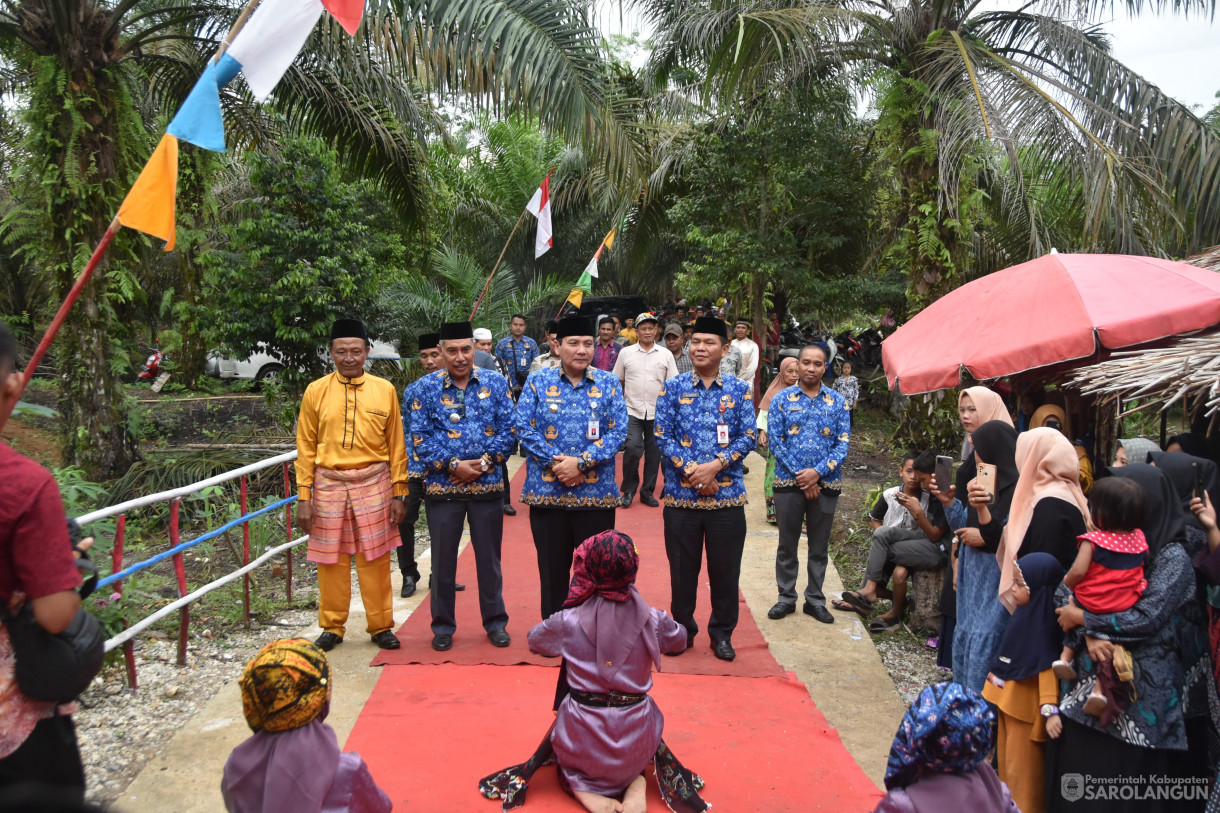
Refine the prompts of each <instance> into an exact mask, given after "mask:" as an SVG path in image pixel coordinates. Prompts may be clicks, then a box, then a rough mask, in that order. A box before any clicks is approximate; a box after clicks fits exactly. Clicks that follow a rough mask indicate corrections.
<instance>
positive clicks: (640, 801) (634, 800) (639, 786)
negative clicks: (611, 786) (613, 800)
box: [623, 774, 648, 813]
mask: <svg viewBox="0 0 1220 813" xmlns="http://www.w3.org/2000/svg"><path fill="white" fill-rule="evenodd" d="M646 790H647V786H646V783H645V780H644V775H643V774H641V775H639V776H637V777H636V778H635V779H633V780H631V784H630V785H628V786H627V792H626V793H624V794H623V813H644V811H645V809H647V807H648V800H647V799H646V798H645V792H646Z"/></svg>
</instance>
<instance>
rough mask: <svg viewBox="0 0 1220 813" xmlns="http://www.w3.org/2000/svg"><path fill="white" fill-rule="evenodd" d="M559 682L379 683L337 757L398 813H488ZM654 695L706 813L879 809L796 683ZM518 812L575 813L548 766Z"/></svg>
mask: <svg viewBox="0 0 1220 813" xmlns="http://www.w3.org/2000/svg"><path fill="white" fill-rule="evenodd" d="M677 660H678V661H681V660H683V659H682V658H678V659H677ZM673 662H674V661H673V660H672V659H666V663H665V666H666V667H667V668H668V667H669V665H670V663H673ZM555 675H556V672H555V669H554V668H542V667H536V666H512V667H505V666H459V665H453V664H444V665H417V666H394V667H391V668H387V669H384V670H383V671H382V673H381V676H380V677H379V678H378V682H377V686H376V688H375V689H374V691H373V694H372V696H371V697H370V698H369V700H368V703H367V705H366V706H365V709H364V711H363V712H362V713H361V715H360V718H359V720H358V721H357V723H356V726H355V728H354V729H353V730H352V733H351V736H350V737H349V738H348V740H347V744H346V746H345V749H346V750H349V751H357V752H359V753H360V755H361V756H363V757H364V759H365V760H366V761H367V762H368V764H369V768H370V769H371V771H372V774H373V776H374V777H375V778H376V780H377V783H378V784H379V785H380V786H381V787H382V788H383V789H384V790H385V791H386V793H387V794H388V795H389V796H390V798H391V799H392V800H393V802H394V808H395V809H396V810H412V811H427V812H428V813H440V812H441V811H444V812H445V813H449V811H463V812H465V811H471V813H479V811H485V813H498V811H499V810H500V802H499V801H498V800H496V801H489V800H486V799H484V798H482V796H480V795H479V792H478V781H479V779H480V778H481V777H483V776H485V775H487V774H490V773H493V772H494V771H498V770H500V769H501V768H505V767H508V766H509V765H514V764H517V763H519V762H524V761H525V760H526V759H527V758H528V757H529V756H530V754H532V753H533V750H534V748H535V747H537V745H538V742H539V741H540V739H541V738H542V736H543V734H544V733H545V732H546V729H547V727H548V726H549V725H550V723H551V719H552V718H551V712H550V708H551V702H552V700H553V697H554V689H555ZM655 681H656V682H655V686H654V688H653V691H652V697H653V698H654V699H655V700H656V702H657V704H658V705H659V706H660V708H661V710H662V712H664V713H665V715H666V718H665V741H666V742H667V743H668V744H669V745H670V746H671V747H672V749H673V751H674V753H675V754H676V755H677V756H678V758H679V759H680V760H682V762H683V763H684V764H685V765H686V766H687V767H688V768H690V769H691V770H693V771H695V772H696V773H698V774H699V775H701V776H702V777H703V778H704V780H705V781H706V782H707V786H706V787H705V788H704V790H703V797H704V799H706V800H707V801H708V802H709V803H711V804H712V805H713V806H714V808H715V810H717V811H722V812H724V813H785V812H786V811H793V813H796V812H797V811H800V813H806V812H807V811H813V810H824V811H834V813H840V812H841V813H860V812H861V811H869V810H872V809H873V807H874V806H875V805H876V803H877V801H878V800H879V799H880V798H881V793H880V791H878V790H877V788H876V787H875V786H874V785H873V783H872V782H871V781H869V779H868V778H867V777H866V776H865V775H864V773H863V771H861V770H860V768H859V767H858V766H857V765H856V763H855V761H854V760H853V759H852V758H851V755H850V754H849V753H848V752H847V750H846V749H845V748H844V747H843V744H842V743H841V742H840V740H839V737H838V734H837V733H836V732H835V730H834V729H833V728H831V726H830V725H829V724H828V723H827V722H826V719H825V718H824V717H823V716H822V714H821V712H819V711H818V710H817V708H816V707H815V706H814V705H813V702H812V701H810V699H809V695H808V693H807V692H806V690H805V687H804V686H803V685H802V684H801V683H800V682H799V681H797V680H795V679H793V678H792V676H790V675H789V676H787V677H765V678H726V677H711V676H701V675H688V674H672V673H670V672H663V673H661V674H658V675H656V676H655ZM338 690H339V691H342V687H341V686H340V687H338ZM648 796H649V803H648V809H649V810H650V811H658V813H659V811H664V810H666V809H667V808H666V807H665V803H664V802H663V801H662V800H661V797H660V795H659V794H658V793H657V791H656V787H655V784H654V781H653V778H652V776H651V769H650V770H649V794H648ZM524 809H525V810H526V811H528V812H532V813H546V811H555V812H556V813H558V812H560V811H563V812H564V813H576V812H577V811H579V810H582V808H581V806H580V804H579V803H578V802H577V801H576V800H574V799H572V798H571V797H570V796H568V795H567V794H565V793H564V792H563V791H562V790H560V788H559V784H558V782H557V781H556V778H555V768H554V767H553V766H548V767H545V768H542V769H541V770H540V771H539V772H538V773H537V774H536V775H535V777H534V780H533V781H532V782H531V783H530V788H529V793H528V796H527V800H526V806H525V808H524Z"/></svg>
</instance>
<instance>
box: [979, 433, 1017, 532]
mask: <svg viewBox="0 0 1220 813" xmlns="http://www.w3.org/2000/svg"><path fill="white" fill-rule="evenodd" d="M970 440H971V442H972V443H973V444H974V452H975V454H977V455H978V456H979V459H980V460H982V461H983V462H984V463H990V464H991V465H993V466H995V467H996V473H995V480H996V483H995V490H996V495H995V504H994V505H992V506H991V513H992V516H998V517H1000V518H1001V519H1007V518H1008V509H1009V506H1011V505H1012V492H1013V490H1014V489H1015V488H1016V486H1017V476H1018V474H1019V472H1018V471H1017V430H1016V429H1013V428H1012V426H1011V425H1010V424H1007V423H1005V422H1004V421H988V422H987V423H985V424H983V425H982V426H980V427H979V428H978V429H975V430H974V432H973V433H972V434H971V435H970Z"/></svg>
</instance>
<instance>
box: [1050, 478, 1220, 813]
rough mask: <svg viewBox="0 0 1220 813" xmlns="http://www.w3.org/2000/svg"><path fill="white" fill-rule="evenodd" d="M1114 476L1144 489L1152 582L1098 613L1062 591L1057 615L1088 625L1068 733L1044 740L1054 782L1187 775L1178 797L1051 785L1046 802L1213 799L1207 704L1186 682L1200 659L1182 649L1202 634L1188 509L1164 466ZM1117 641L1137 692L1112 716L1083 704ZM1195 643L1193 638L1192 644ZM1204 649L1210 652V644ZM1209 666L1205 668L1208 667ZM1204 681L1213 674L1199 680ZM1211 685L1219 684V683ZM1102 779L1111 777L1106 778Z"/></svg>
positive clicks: (1187, 804) (1124, 804)
mask: <svg viewBox="0 0 1220 813" xmlns="http://www.w3.org/2000/svg"><path fill="white" fill-rule="evenodd" d="M1113 476H1115V477H1124V478H1128V479H1131V480H1134V481H1135V482H1136V483H1138V484H1139V485H1140V486H1141V487H1142V488H1143V489H1144V492H1145V497H1146V500H1147V503H1146V513H1145V519H1144V524H1143V525H1142V526H1141V530H1142V531H1143V532H1144V536H1145V538H1146V539H1147V542H1148V559H1147V561H1148V564H1147V566H1146V568H1145V574H1146V577H1147V579H1148V586H1147V588H1146V589H1145V590H1144V593H1143V595H1142V596H1141V597H1140V599H1139V601H1137V602H1136V604H1135V606H1134V607H1132V608H1131V609H1130V610H1126V611H1123V612H1121V613H1111V614H1106V615H1094V614H1092V613H1088V612H1085V611H1084V610H1081V609H1080V608H1079V607H1078V606H1076V604H1075V603H1074V602H1071V603H1069V599H1070V597H1071V593H1070V591H1069V590H1068V588H1067V587H1062V586H1061V587H1060V588H1059V589H1058V590H1057V592H1056V596H1055V599H1056V603H1057V604H1059V605H1060V608H1059V609H1058V610H1057V611H1056V612H1057V613H1058V614H1059V624H1060V626H1061V627H1062V628H1063V629H1064V630H1071V629H1074V628H1075V627H1078V626H1083V627H1084V628H1085V635H1086V636H1088V637H1087V638H1086V643H1087V649H1082V650H1079V651H1077V653H1076V657H1075V659H1074V660H1073V662H1072V666H1073V668H1074V669H1075V671H1076V674H1077V675H1079V677H1080V679H1079V681H1078V682H1077V683H1075V684H1073V685H1070V686H1069V687H1068V690H1067V692H1066V693H1065V694H1064V696H1063V698H1062V699H1061V700H1060V703H1059V716H1060V720H1061V721H1062V723H1063V733H1062V734H1061V735H1060V737H1059V739H1057V740H1055V741H1054V742H1053V743H1052V744H1051V745H1050V747H1049V748H1048V750H1047V782H1048V785H1049V786H1050V787H1051V788H1058V787H1059V786H1060V777H1063V776H1065V775H1067V774H1085V775H1091V776H1093V777H1104V778H1113V780H1112V781H1115V782H1118V781H1122V780H1121V779H1119V778H1120V777H1123V778H1129V777H1139V776H1143V777H1157V778H1158V780H1159V781H1161V782H1162V783H1163V782H1164V781H1165V780H1164V779H1162V777H1167V778H1169V779H1171V780H1172V779H1177V780H1180V781H1181V783H1180V784H1179V785H1178V788H1180V790H1175V793H1176V794H1177V795H1175V797H1174V798H1173V799H1165V798H1163V797H1158V796H1156V795H1155V794H1153V793H1151V792H1150V790H1148V789H1147V786H1145V788H1141V790H1142V791H1143V792H1142V793H1141V794H1138V795H1133V796H1129V797H1120V796H1110V795H1104V794H1099V795H1098V796H1097V797H1091V796H1086V797H1085V798H1078V797H1077V796H1075V795H1072V796H1071V798H1070V800H1069V799H1065V798H1064V795H1063V794H1059V793H1054V792H1052V793H1049V794H1048V803H1049V805H1048V809H1049V810H1051V811H1057V810H1064V811H1072V812H1073V813H1080V811H1106V813H1112V812H1114V813H1122V811H1139V813H1156V811H1166V813H1169V811H1173V812H1174V813H1178V811H1183V812H1184V811H1191V810H1202V809H1203V807H1204V804H1205V803H1206V796H1207V784H1208V779H1209V776H1210V772H1209V770H1208V767H1207V747H1206V744H1205V741H1206V739H1207V722H1206V720H1207V717H1206V715H1207V708H1206V703H1205V702H1204V703H1203V708H1200V707H1199V705H1200V702H1201V701H1200V699H1199V697H1198V692H1196V691H1190V690H1188V686H1187V676H1188V673H1189V672H1193V671H1198V665H1199V661H1198V660H1197V659H1196V658H1195V657H1194V656H1193V655H1192V654H1190V653H1186V652H1184V649H1185V648H1186V647H1185V646H1184V642H1185V641H1186V640H1187V639H1190V638H1194V637H1199V635H1200V633H1199V631H1198V630H1196V629H1194V627H1196V623H1195V622H1193V621H1191V620H1190V618H1191V617H1192V616H1193V615H1195V614H1196V613H1197V612H1198V610H1197V600H1196V597H1195V577H1194V572H1193V571H1192V569H1191V565H1190V557H1189V556H1188V555H1187V553H1186V550H1185V548H1184V547H1183V542H1184V540H1185V533H1186V531H1185V529H1186V516H1185V513H1184V512H1183V510H1182V507H1181V503H1180V501H1179V500H1178V497H1177V495H1176V494H1175V492H1174V489H1173V484H1172V483H1171V482H1170V480H1169V478H1168V477H1167V476H1166V475H1165V473H1164V472H1162V471H1159V470H1158V469H1156V468H1154V467H1152V466H1149V465H1146V464H1140V463H1135V464H1130V465H1127V466H1123V467H1121V468H1118V469H1115V470H1114V471H1113ZM1113 644H1122V645H1123V646H1124V647H1125V648H1126V649H1127V650H1128V651H1129V652H1130V654H1131V657H1132V659H1133V660H1134V669H1133V675H1134V677H1133V689H1134V691H1133V696H1134V697H1136V698H1138V699H1137V700H1136V701H1135V702H1133V703H1132V704H1131V705H1130V706H1129V707H1128V708H1126V709H1125V710H1123V711H1122V712H1121V713H1120V714H1118V715H1117V716H1116V717H1115V719H1114V720H1112V721H1111V722H1109V723H1108V724H1107V725H1104V726H1103V725H1102V723H1101V719H1100V718H1098V717H1094V716H1092V715H1089V714H1086V713H1085V712H1084V704H1085V702H1086V701H1087V700H1088V697H1089V694H1090V692H1091V690H1092V687H1093V683H1094V682H1095V681H1096V679H1097V663H1098V662H1099V661H1108V660H1109V659H1110V657H1111V653H1112V650H1113ZM1190 648H1192V649H1193V648H1194V647H1193V646H1192V647H1190ZM1203 656H1204V657H1206V652H1205V651H1204V653H1203ZM1203 671H1206V670H1203ZM1195 682H1196V683H1198V684H1199V685H1200V687H1201V688H1203V689H1206V685H1205V684H1207V683H1209V682H1208V681H1195ZM1213 688H1214V687H1213ZM1102 781H1106V780H1105V779H1103V780H1102Z"/></svg>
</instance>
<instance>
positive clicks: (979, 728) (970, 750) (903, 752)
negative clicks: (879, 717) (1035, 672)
mask: <svg viewBox="0 0 1220 813" xmlns="http://www.w3.org/2000/svg"><path fill="white" fill-rule="evenodd" d="M994 722H995V712H993V711H992V710H991V708H990V707H989V706H988V705H987V701H986V700H984V699H983V698H982V697H980V696H979V695H978V693H977V692H974V691H971V690H970V689H967V688H965V687H964V686H962V685H960V684H958V683H936V684H933V685H932V686H927V687H925V688H924V690H923V691H922V692H920V693H919V697H917V698H915V702H914V703H912V704H911V707H910V708H909V709H907V713H906V714H905V715H904V716H903V718H902V722H901V723H899V724H898V733H897V734H896V735H895V736H894V744H893V745H891V746H890V758H889V764H888V765H887V766H886V769H885V788H886V790H887V791H888V792H887V793H886V795H885V798H883V799H882V800H881V802H880V803H879V804H878V805H877V807H876V808H875V809H874V811H873V813H942V811H947V810H952V811H959V810H968V811H971V813H1021V811H1020V810H1019V809H1018V808H1017V805H1016V804H1014V803H1013V800H1012V799H1011V798H1010V797H1009V793H1008V788H1007V787H1006V786H1005V785H1004V783H1003V782H1001V781H1000V777H998V776H997V775H996V772H995V769H993V768H992V767H991V764H990V763H988V762H987V755H988V754H989V753H990V752H991V748H992V744H993V743H994V735H993V733H992V725H993V724H994Z"/></svg>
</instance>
